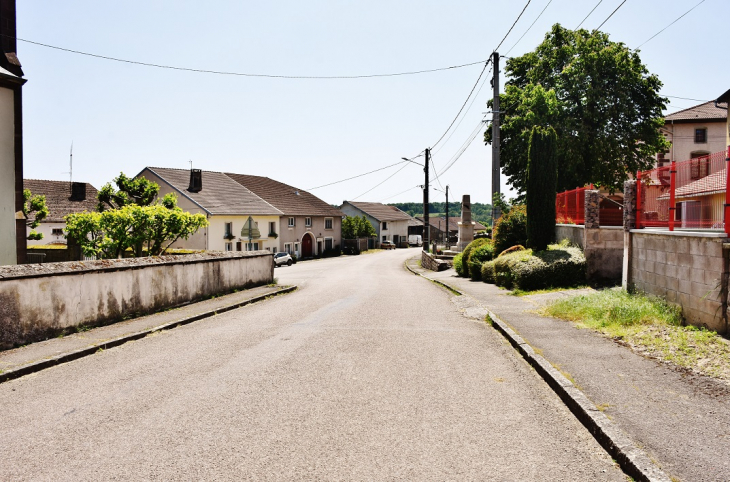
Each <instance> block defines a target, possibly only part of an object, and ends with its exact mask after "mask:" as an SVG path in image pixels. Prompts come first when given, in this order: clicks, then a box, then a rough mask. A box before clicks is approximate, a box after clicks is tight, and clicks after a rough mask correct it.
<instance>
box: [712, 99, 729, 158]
mask: <svg viewBox="0 0 730 482" xmlns="http://www.w3.org/2000/svg"><path fill="white" fill-rule="evenodd" d="M715 103H716V104H718V105H722V104H725V107H727V106H728V105H730V90H728V91H727V92H725V93H724V94H722V95H721V96H720V97H718V98H717V99H716V100H715ZM725 120H726V122H725V148H726V149H727V147H728V146H730V118H728V117H727V110H725Z"/></svg>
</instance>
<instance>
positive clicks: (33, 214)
mask: <svg viewBox="0 0 730 482" xmlns="http://www.w3.org/2000/svg"><path fill="white" fill-rule="evenodd" d="M23 215H24V216H25V224H26V226H29V227H30V233H29V234H28V239H31V240H35V241H38V240H41V239H43V233H39V232H37V231H36V230H35V228H37V227H38V226H40V224H41V221H43V220H44V219H45V218H46V217H47V216H48V206H47V205H46V196H43V195H41V194H37V195H35V196H34V195H33V193H31V192H30V189H23Z"/></svg>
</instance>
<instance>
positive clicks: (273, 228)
mask: <svg viewBox="0 0 730 482" xmlns="http://www.w3.org/2000/svg"><path fill="white" fill-rule="evenodd" d="M272 234H276V223H275V222H274V221H271V222H270V223H269V236H271V235H272Z"/></svg>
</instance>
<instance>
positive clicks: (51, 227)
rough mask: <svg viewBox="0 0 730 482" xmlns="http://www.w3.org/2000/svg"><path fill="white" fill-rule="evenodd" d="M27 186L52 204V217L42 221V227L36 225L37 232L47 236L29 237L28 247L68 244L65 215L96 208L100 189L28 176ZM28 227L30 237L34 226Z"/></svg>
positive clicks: (83, 183) (26, 187) (50, 213)
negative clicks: (34, 238) (32, 238)
mask: <svg viewBox="0 0 730 482" xmlns="http://www.w3.org/2000/svg"><path fill="white" fill-rule="evenodd" d="M23 186H24V188H25V189H30V192H31V193H32V194H33V195H34V196H35V195H41V196H45V197H46V206H48V216H46V218H45V219H44V220H43V221H41V224H40V226H38V227H37V228H35V231H36V232H37V233H41V234H42V235H43V239H39V240H30V239H29V240H28V241H27V242H28V246H38V245H43V244H66V238H65V236H64V232H65V229H66V221H65V220H64V219H63V218H64V216H67V215H69V214H72V213H80V212H84V211H89V212H91V211H96V206H97V204H98V202H97V200H96V195H97V194H98V191H97V190H96V188H95V187H94V186H92V185H91V184H89V183H86V182H73V183H72V182H68V181H43V180H38V179H25V180H24V181H23ZM25 229H26V236H27V235H28V234H30V231H31V229H30V227H26V228H25Z"/></svg>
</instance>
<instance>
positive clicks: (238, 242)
mask: <svg viewBox="0 0 730 482" xmlns="http://www.w3.org/2000/svg"><path fill="white" fill-rule="evenodd" d="M236 251H241V242H240V241H237V242H236Z"/></svg>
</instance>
